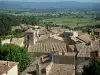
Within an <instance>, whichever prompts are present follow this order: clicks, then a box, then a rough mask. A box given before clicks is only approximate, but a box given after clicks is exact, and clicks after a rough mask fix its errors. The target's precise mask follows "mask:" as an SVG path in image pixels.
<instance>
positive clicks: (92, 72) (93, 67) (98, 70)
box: [81, 59, 100, 75]
mask: <svg viewBox="0 0 100 75" xmlns="http://www.w3.org/2000/svg"><path fill="white" fill-rule="evenodd" d="M81 75H100V60H96V59H92V60H91V61H90V63H89V65H84V67H83V72H82V74H81Z"/></svg>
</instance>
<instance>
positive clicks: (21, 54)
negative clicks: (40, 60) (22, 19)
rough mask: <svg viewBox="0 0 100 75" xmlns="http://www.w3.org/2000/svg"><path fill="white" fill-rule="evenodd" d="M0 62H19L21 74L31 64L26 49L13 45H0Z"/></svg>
mask: <svg viewBox="0 0 100 75" xmlns="http://www.w3.org/2000/svg"><path fill="white" fill-rule="evenodd" d="M0 60H7V61H15V62H19V72H22V71H23V70H24V69H25V68H26V67H27V66H28V65H29V64H30V62H31V60H32V59H31V56H30V55H29V53H28V52H27V49H25V48H23V47H19V46H17V45H13V44H4V45H0Z"/></svg>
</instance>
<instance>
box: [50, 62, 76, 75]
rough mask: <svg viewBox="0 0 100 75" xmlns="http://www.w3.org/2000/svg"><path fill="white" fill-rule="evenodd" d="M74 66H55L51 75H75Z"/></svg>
mask: <svg viewBox="0 0 100 75" xmlns="http://www.w3.org/2000/svg"><path fill="white" fill-rule="evenodd" d="M74 69H75V68H74V65H69V64H53V66H52V68H51V71H50V74H49V75H74Z"/></svg>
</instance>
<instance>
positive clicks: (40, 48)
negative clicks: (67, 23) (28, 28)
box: [29, 43, 67, 53]
mask: <svg viewBox="0 0 100 75" xmlns="http://www.w3.org/2000/svg"><path fill="white" fill-rule="evenodd" d="M62 50H64V51H65V52H67V48H66V44H65V43H36V44H34V46H32V47H30V49H29V52H44V53H50V52H52V51H62Z"/></svg>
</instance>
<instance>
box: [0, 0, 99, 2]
mask: <svg viewBox="0 0 100 75" xmlns="http://www.w3.org/2000/svg"><path fill="white" fill-rule="evenodd" d="M0 1H22V2H27V1H28V2H56V1H78V2H96V3H98V2H99V3H100V0H0Z"/></svg>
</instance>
